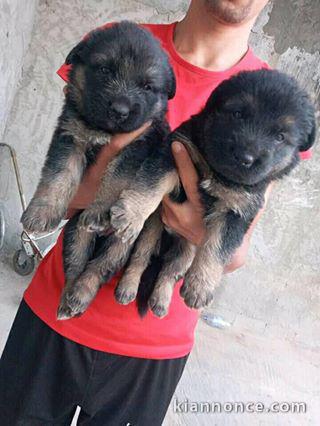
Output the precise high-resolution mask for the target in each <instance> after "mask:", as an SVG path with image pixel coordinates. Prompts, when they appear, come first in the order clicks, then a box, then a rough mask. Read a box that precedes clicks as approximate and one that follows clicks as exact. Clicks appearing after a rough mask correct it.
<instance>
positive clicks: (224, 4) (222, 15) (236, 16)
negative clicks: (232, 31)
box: [206, 0, 254, 25]
mask: <svg viewBox="0 0 320 426" xmlns="http://www.w3.org/2000/svg"><path fill="white" fill-rule="evenodd" d="M253 2H254V0H206V3H207V6H208V9H209V11H210V12H211V13H212V14H213V15H214V17H215V18H216V19H217V20H218V21H220V22H222V23H225V24H231V25H239V24H242V23H243V22H246V21H247V20H248V19H250V17H251V12H252V4H253Z"/></svg>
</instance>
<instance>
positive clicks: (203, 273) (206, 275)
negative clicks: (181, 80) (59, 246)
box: [111, 70, 316, 317]
mask: <svg viewBox="0 0 320 426" xmlns="http://www.w3.org/2000/svg"><path fill="white" fill-rule="evenodd" d="M315 127H316V126H315V114H314V108H313V106H312V104H311V102H310V100H309V98H308V96H307V94H306V93H305V92H304V91H303V90H301V89H300V88H299V86H298V85H297V83H296V82H295V80H293V79H292V78H290V77H288V76H287V75H285V74H283V73H280V72H277V71H268V70H262V71H253V72H242V73H240V74H238V75H237V76H235V77H232V78H231V79H230V80H227V81H225V82H223V83H222V84H221V85H220V86H219V87H218V88H217V89H216V90H215V91H214V92H213V93H212V95H211V97H210V98H209V100H208V102H207V104H206V106H205V108H204V109H203V111H202V112H200V113H199V114H198V115H195V116H193V117H192V118H191V119H190V120H189V121H187V122H185V123H184V124H182V125H181V126H180V127H179V128H178V129H177V130H176V131H175V132H174V133H173V134H172V135H170V137H169V139H170V140H171V141H174V140H179V141H181V142H183V143H184V144H185V145H186V146H187V147H188V149H189V152H190V154H191V157H192V159H193V161H194V163H195V165H196V167H197V169H198V172H199V176H200V185H199V190H200V193H201V196H202V201H203V205H204V207H205V218H204V220H205V225H206V227H207V238H206V241H205V242H204V244H203V245H202V246H201V247H195V246H194V245H193V244H191V243H190V242H189V241H187V240H185V239H184V238H182V237H179V236H177V235H175V236H173V242H172V244H171V247H170V248H169V250H167V252H166V253H165V255H164V257H163V259H162V263H161V264H162V267H161V270H160V272H159V273H158V276H157V278H156V282H155V285H154V289H153V293H152V295H151V297H150V299H149V306H150V308H151V309H152V311H153V312H154V313H155V314H156V315H158V316H159V317H162V316H164V315H166V314H167V312H168V308H169V304H170V300H171V296H172V291H173V288H174V285H175V283H176V281H177V280H178V279H179V278H180V277H184V284H183V286H182V288H181V295H182V297H183V298H184V300H185V302H186V304H187V305H188V306H189V307H192V308H201V307H204V306H207V305H208V304H209V303H210V302H211V301H212V299H213V294H214V290H215V288H216V287H217V285H218V284H219V282H220V279H221V275H222V272H223V268H224V266H225V265H226V264H227V263H228V261H229V260H230V258H231V256H232V254H233V253H234V251H235V250H236V248H237V247H239V246H240V245H241V242H242V240H243V237H244V235H245V233H246V231H247V230H248V228H249V226H250V224H251V222H252V220H253V218H254V217H255V216H256V214H257V212H258V210H259V209H260V208H261V207H262V205H263V203H264V193H265V190H266V187H267V186H268V184H269V183H271V182H272V181H275V180H279V179H281V178H282V177H283V176H285V175H287V174H288V173H289V172H290V171H291V170H292V169H293V168H294V167H295V166H296V165H297V164H298V162H299V152H300V151H305V150H308V149H309V148H310V147H311V146H312V144H313V143H314V141H315V133H316V131H315ZM178 190H179V179H178V176H177V172H176V171H175V167H174V162H173V159H172V156H171V151H170V146H169V145H168V144H164V145H163V146H162V147H159V150H158V152H156V153H155V155H154V156H153V158H152V159H149V160H147V161H146V162H144V164H143V167H142V169H141V171H140V173H139V176H137V179H136V181H135V182H133V184H132V185H131V188H130V190H129V191H128V192H127V194H126V196H125V197H122V196H121V197H120V200H119V201H118V202H117V203H116V204H115V205H114V206H113V208H112V209H111V223H112V225H113V227H114V228H115V229H116V234H117V235H118V236H120V237H122V238H124V239H125V240H128V239H130V238H131V237H132V236H135V235H137V234H138V233H139V232H140V230H141V228H142V225H143V224H144V221H145V220H146V219H147V217H148V216H149V214H150V213H151V212H152V211H154V210H155V209H156V208H157V206H158V205H157V202H158V199H161V198H162V197H163V196H164V195H165V194H166V193H170V192H171V193H174V192H177V191H178ZM155 194H157V197H156V199H155ZM139 205H141V206H144V208H143V209H138V208H137V206H139ZM162 232H163V227H162V225H161V221H160V219H159V215H158V212H157V211H156V213H154V214H153V215H151V217H150V218H149V219H148V220H147V222H146V225H145V227H144V229H143V231H142V233H141V234H140V236H139V239H138V241H137V243H136V246H135V249H134V252H133V254H132V257H131V259H130V263H129V265H128V267H127V269H126V271H125V274H124V275H123V277H122V279H121V281H120V283H119V284H118V287H117V289H116V298H117V300H118V301H119V302H120V303H124V304H126V303H128V302H130V301H131V300H133V299H134V298H135V297H136V294H137V291H138V286H139V283H140V278H141V275H142V273H143V271H144V270H145V268H146V267H147V265H148V262H149V260H150V256H151V255H152V254H154V253H155V252H156V251H157V250H158V248H159V242H160V239H161V235H162ZM151 267H152V265H151ZM151 275H152V274H151ZM145 284H146V283H144V282H142V283H141V285H145Z"/></svg>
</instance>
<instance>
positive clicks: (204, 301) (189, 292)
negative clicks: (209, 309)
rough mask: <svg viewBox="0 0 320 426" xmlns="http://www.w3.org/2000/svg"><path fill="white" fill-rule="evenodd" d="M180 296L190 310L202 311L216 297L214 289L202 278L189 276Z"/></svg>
mask: <svg viewBox="0 0 320 426" xmlns="http://www.w3.org/2000/svg"><path fill="white" fill-rule="evenodd" d="M180 295H181V296H182V297H183V299H184V301H185V304H186V305H187V306H189V308H194V309H200V308H204V307H206V306H208V305H210V303H211V302H212V300H213V296H214V288H213V286H212V285H211V284H209V283H207V282H206V281H205V280H204V279H201V277H199V276H196V275H193V274H187V275H186V277H185V280H184V284H183V286H182V287H181V289H180Z"/></svg>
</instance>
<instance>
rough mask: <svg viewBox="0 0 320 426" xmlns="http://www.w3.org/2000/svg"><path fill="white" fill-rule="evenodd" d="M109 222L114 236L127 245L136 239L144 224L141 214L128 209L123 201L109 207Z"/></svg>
mask: <svg viewBox="0 0 320 426" xmlns="http://www.w3.org/2000/svg"><path fill="white" fill-rule="evenodd" d="M110 222H111V225H112V227H113V228H114V230H115V234H116V235H117V236H118V237H119V238H121V240H122V241H123V242H124V243H129V244H132V243H133V242H134V241H135V240H136V239H137V238H138V236H139V234H140V232H141V229H142V228H143V224H144V220H143V218H142V216H141V214H140V213H139V212H138V211H133V210H132V209H130V208H128V207H127V206H126V204H125V200H119V201H118V202H117V203H116V204H114V205H113V206H112V207H111V209H110Z"/></svg>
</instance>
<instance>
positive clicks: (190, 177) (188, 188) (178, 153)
mask: <svg viewBox="0 0 320 426" xmlns="http://www.w3.org/2000/svg"><path fill="white" fill-rule="evenodd" d="M172 153H173V156H174V159H175V163H176V166H177V169H178V173H179V176H180V179H181V182H182V185H183V188H184V190H185V193H186V196H187V198H188V200H189V201H191V202H192V203H199V202H200V197H199V192H198V180H199V177H198V173H197V170H196V168H195V167H194V164H193V162H192V160H191V158H190V155H189V153H188V151H187V149H186V147H185V146H184V145H183V144H182V143H180V142H173V144H172Z"/></svg>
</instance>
